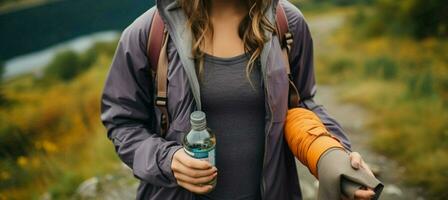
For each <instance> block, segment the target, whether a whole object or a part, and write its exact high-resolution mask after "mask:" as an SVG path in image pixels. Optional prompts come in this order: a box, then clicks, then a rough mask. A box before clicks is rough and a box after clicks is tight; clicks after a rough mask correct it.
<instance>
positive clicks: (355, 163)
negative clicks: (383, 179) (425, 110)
mask: <svg viewBox="0 0 448 200" xmlns="http://www.w3.org/2000/svg"><path fill="white" fill-rule="evenodd" d="M350 162H351V165H352V167H353V169H359V168H364V169H365V170H366V171H367V173H369V174H370V175H371V176H373V177H375V175H374V174H373V172H372V170H371V169H370V167H369V165H367V163H366V162H364V160H363V159H362V157H361V155H360V154H359V153H358V152H352V153H350Z"/></svg>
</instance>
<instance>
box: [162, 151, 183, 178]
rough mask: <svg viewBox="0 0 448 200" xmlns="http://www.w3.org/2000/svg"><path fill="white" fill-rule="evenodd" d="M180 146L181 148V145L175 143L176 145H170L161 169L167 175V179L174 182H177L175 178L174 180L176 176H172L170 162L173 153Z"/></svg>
mask: <svg viewBox="0 0 448 200" xmlns="http://www.w3.org/2000/svg"><path fill="white" fill-rule="evenodd" d="M181 148H182V145H176V146H172V147H170V149H169V151H168V154H167V160H166V162H165V165H164V166H163V169H164V171H165V174H166V175H167V176H168V179H169V180H170V181H172V182H173V183H176V184H177V180H176V177H174V172H173V170H172V169H171V163H172V162H173V156H174V153H176V152H177V150H179V149H181Z"/></svg>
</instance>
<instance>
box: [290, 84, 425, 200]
mask: <svg viewBox="0 0 448 200" xmlns="http://www.w3.org/2000/svg"><path fill="white" fill-rule="evenodd" d="M316 102H318V103H319V104H322V105H324V107H325V108H326V109H327V110H328V112H329V113H330V115H331V116H333V117H334V118H335V119H337V121H338V122H339V123H341V125H342V126H343V128H344V130H345V131H346V132H347V135H348V136H349V138H350V140H351V142H352V147H353V150H354V151H358V152H360V153H361V155H362V156H363V158H364V159H365V160H366V162H367V163H368V164H369V165H370V166H371V168H372V170H374V171H377V172H379V175H380V177H379V179H380V180H381V181H383V183H384V184H385V186H386V187H385V188H384V191H383V194H382V197H381V199H382V200H401V199H419V200H420V199H423V198H421V197H418V195H417V192H416V190H414V189H410V188H406V187H404V186H403V185H401V184H400V181H399V177H398V174H399V173H400V171H401V170H400V168H399V167H398V166H396V165H395V164H394V163H393V162H392V161H390V160H388V159H387V158H385V157H384V156H382V155H379V154H376V153H374V152H373V151H372V150H371V149H370V148H369V145H368V142H369V141H370V137H371V134H372V131H370V130H368V128H367V127H366V123H368V121H369V113H368V112H367V111H366V110H364V109H363V108H362V107H360V106H357V105H354V104H350V103H343V102H341V101H339V96H338V92H337V90H336V89H335V87H332V86H319V87H318V94H317V96H316ZM298 166H299V167H298V171H299V176H300V180H301V189H302V192H303V195H304V200H312V199H313V200H314V199H316V194H317V193H316V192H317V185H318V183H317V181H316V179H315V178H314V177H313V176H311V175H310V173H309V172H308V169H306V168H304V167H303V166H302V165H301V164H300V163H298Z"/></svg>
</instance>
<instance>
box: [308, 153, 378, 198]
mask: <svg viewBox="0 0 448 200" xmlns="http://www.w3.org/2000/svg"><path fill="white" fill-rule="evenodd" d="M317 170H318V175H319V191H318V199H319V200H338V199H341V194H343V195H345V196H346V197H349V199H354V194H355V191H356V190H358V189H360V188H364V187H369V188H373V191H374V192H375V196H374V197H373V198H372V199H374V200H376V199H378V198H379V196H380V195H381V192H382V190H383V188H384V185H383V184H382V183H381V182H380V181H379V180H378V179H376V178H375V177H373V176H372V175H370V174H369V173H368V172H367V171H366V169H363V168H360V169H358V170H356V169H353V168H352V166H351V164H350V158H349V155H348V153H347V152H345V151H344V150H342V149H339V148H332V149H329V150H327V151H326V152H325V153H324V154H323V155H322V156H321V158H320V159H319V162H318V163H317Z"/></svg>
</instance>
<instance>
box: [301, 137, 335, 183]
mask: <svg viewBox="0 0 448 200" xmlns="http://www.w3.org/2000/svg"><path fill="white" fill-rule="evenodd" d="M331 148H341V149H343V147H342V145H341V144H340V143H339V142H338V141H337V140H336V139H334V138H332V137H330V136H320V137H318V138H316V139H315V140H314V141H313V143H312V144H311V145H310V148H309V149H308V152H307V160H308V168H309V169H310V171H311V173H312V174H313V175H314V176H315V177H316V178H318V173H317V163H318V162H319V159H320V157H321V156H322V155H323V154H324V153H325V151H327V150H328V149H331Z"/></svg>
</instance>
